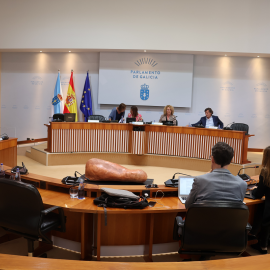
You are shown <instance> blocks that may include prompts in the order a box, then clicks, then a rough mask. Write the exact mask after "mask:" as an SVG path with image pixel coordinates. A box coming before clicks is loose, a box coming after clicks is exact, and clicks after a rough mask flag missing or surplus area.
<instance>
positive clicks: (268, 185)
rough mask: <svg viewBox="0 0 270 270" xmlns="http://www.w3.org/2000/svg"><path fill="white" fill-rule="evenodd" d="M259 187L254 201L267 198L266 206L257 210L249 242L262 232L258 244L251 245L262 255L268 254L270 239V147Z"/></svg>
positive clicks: (253, 192) (263, 163)
mask: <svg viewBox="0 0 270 270" xmlns="http://www.w3.org/2000/svg"><path fill="white" fill-rule="evenodd" d="M259 179H260V180H259V185H258V187H257V188H255V189H253V191H252V196H253V197H254V199H260V198H262V197H263V196H265V204H260V205H259V206H258V209H257V210H256V213H255V217H254V223H253V225H252V230H251V231H250V233H249V240H252V239H256V236H257V234H258V232H259V230H260V233H259V237H258V243H257V244H255V245H251V247H252V248H254V249H257V250H259V251H260V253H262V254H267V246H268V239H269V235H270V146H268V147H266V148H265V149H264V151H263V160H262V170H261V173H260V178H259Z"/></svg>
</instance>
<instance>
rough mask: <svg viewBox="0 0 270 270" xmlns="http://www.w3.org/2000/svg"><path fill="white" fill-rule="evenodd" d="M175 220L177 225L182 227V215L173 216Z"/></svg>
mask: <svg viewBox="0 0 270 270" xmlns="http://www.w3.org/2000/svg"><path fill="white" fill-rule="evenodd" d="M175 221H176V224H177V225H178V227H181V228H184V224H185V222H184V220H183V219H182V217H180V216H177V217H176V218H175Z"/></svg>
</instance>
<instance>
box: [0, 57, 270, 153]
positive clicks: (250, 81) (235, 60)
mask: <svg viewBox="0 0 270 270" xmlns="http://www.w3.org/2000/svg"><path fill="white" fill-rule="evenodd" d="M58 69H60V70H61V79H62V87H63V93H64V96H65V95H66V91H67V87H68V82H69V77H70V70H71V69H74V83H75V91H76V95H77V104H78V107H79V106H80V101H81V96H82V90H83V86H84V81H85V77H86V71H87V70H88V69H89V74H90V83H91V89H92V96H93V108H94V109H93V110H94V113H95V114H101V115H104V116H106V117H108V115H109V113H110V111H111V109H112V107H114V106H115V105H117V104H114V105H113V104H112V105H99V104H98V101H97V97H98V70H99V53H2V74H1V75H2V76H1V126H2V127H9V132H12V130H16V134H9V135H10V136H17V137H18V138H19V140H25V139H26V138H27V137H30V138H43V137H46V136H47V133H46V130H47V129H46V127H45V126H44V124H45V123H48V120H49V116H50V112H51V111H50V104H51V99H52V95H53V91H54V87H55V82H56V78H57V70H58ZM193 74H194V75H193V93H192V105H191V108H177V109H176V110H175V114H176V115H177V116H178V118H177V119H178V121H179V125H182V126H185V125H187V124H188V123H194V122H196V121H198V120H199V118H200V117H201V116H203V115H204V109H205V108H206V107H212V109H213V110H214V114H215V115H218V116H219V117H220V119H221V120H222V121H223V122H224V124H225V125H227V124H229V123H230V122H233V121H235V122H241V123H242V122H243V123H247V124H248V125H249V126H250V134H255V137H251V138H250V143H249V147H250V148H264V147H266V146H268V145H270V141H269V133H270V90H269V87H270V59H269V58H248V57H217V56H199V55H195V56H194V73H193ZM172 98H173V97H172ZM120 102H121V100H119V103H120ZM134 105H136V104H134ZM165 105H167V104H164V106H165ZM127 110H129V107H128V108H127ZM162 111H163V107H151V108H150V107H144V106H140V107H139V112H140V113H141V114H142V116H143V119H144V121H153V120H155V121H158V119H159V117H160V115H161V114H162ZM82 119H83V118H82V113H81V112H80V120H82Z"/></svg>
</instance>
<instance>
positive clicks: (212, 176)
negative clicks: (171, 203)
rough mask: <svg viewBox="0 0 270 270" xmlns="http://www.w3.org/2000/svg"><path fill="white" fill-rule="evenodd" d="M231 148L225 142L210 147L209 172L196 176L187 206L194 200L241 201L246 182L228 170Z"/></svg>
mask: <svg viewBox="0 0 270 270" xmlns="http://www.w3.org/2000/svg"><path fill="white" fill-rule="evenodd" d="M233 154H234V151H233V148H232V147H231V146H229V145H228V144H227V143H225V142H218V143H217V144H215V145H214V146H213V148H212V156H211V172H210V173H207V174H204V175H200V176H196V177H195V178H194V182H193V184H192V189H191V191H190V194H189V195H188V197H187V200H186V203H185V206H186V208H189V207H190V205H191V204H193V203H194V202H196V201H205V200H209V201H211V200H221V199H222V200H224V198H225V200H228V201H238V202H243V200H244V196H245V193H246V189H247V184H246V182H245V181H243V179H242V178H240V177H239V176H238V175H237V176H234V175H232V174H231V173H230V171H229V170H228V166H229V164H230V163H231V161H232V159H233Z"/></svg>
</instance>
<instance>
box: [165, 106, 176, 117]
mask: <svg viewBox="0 0 270 270" xmlns="http://www.w3.org/2000/svg"><path fill="white" fill-rule="evenodd" d="M163 113H164V115H173V114H174V107H173V106H171V105H167V106H165V107H164V110H163Z"/></svg>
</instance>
